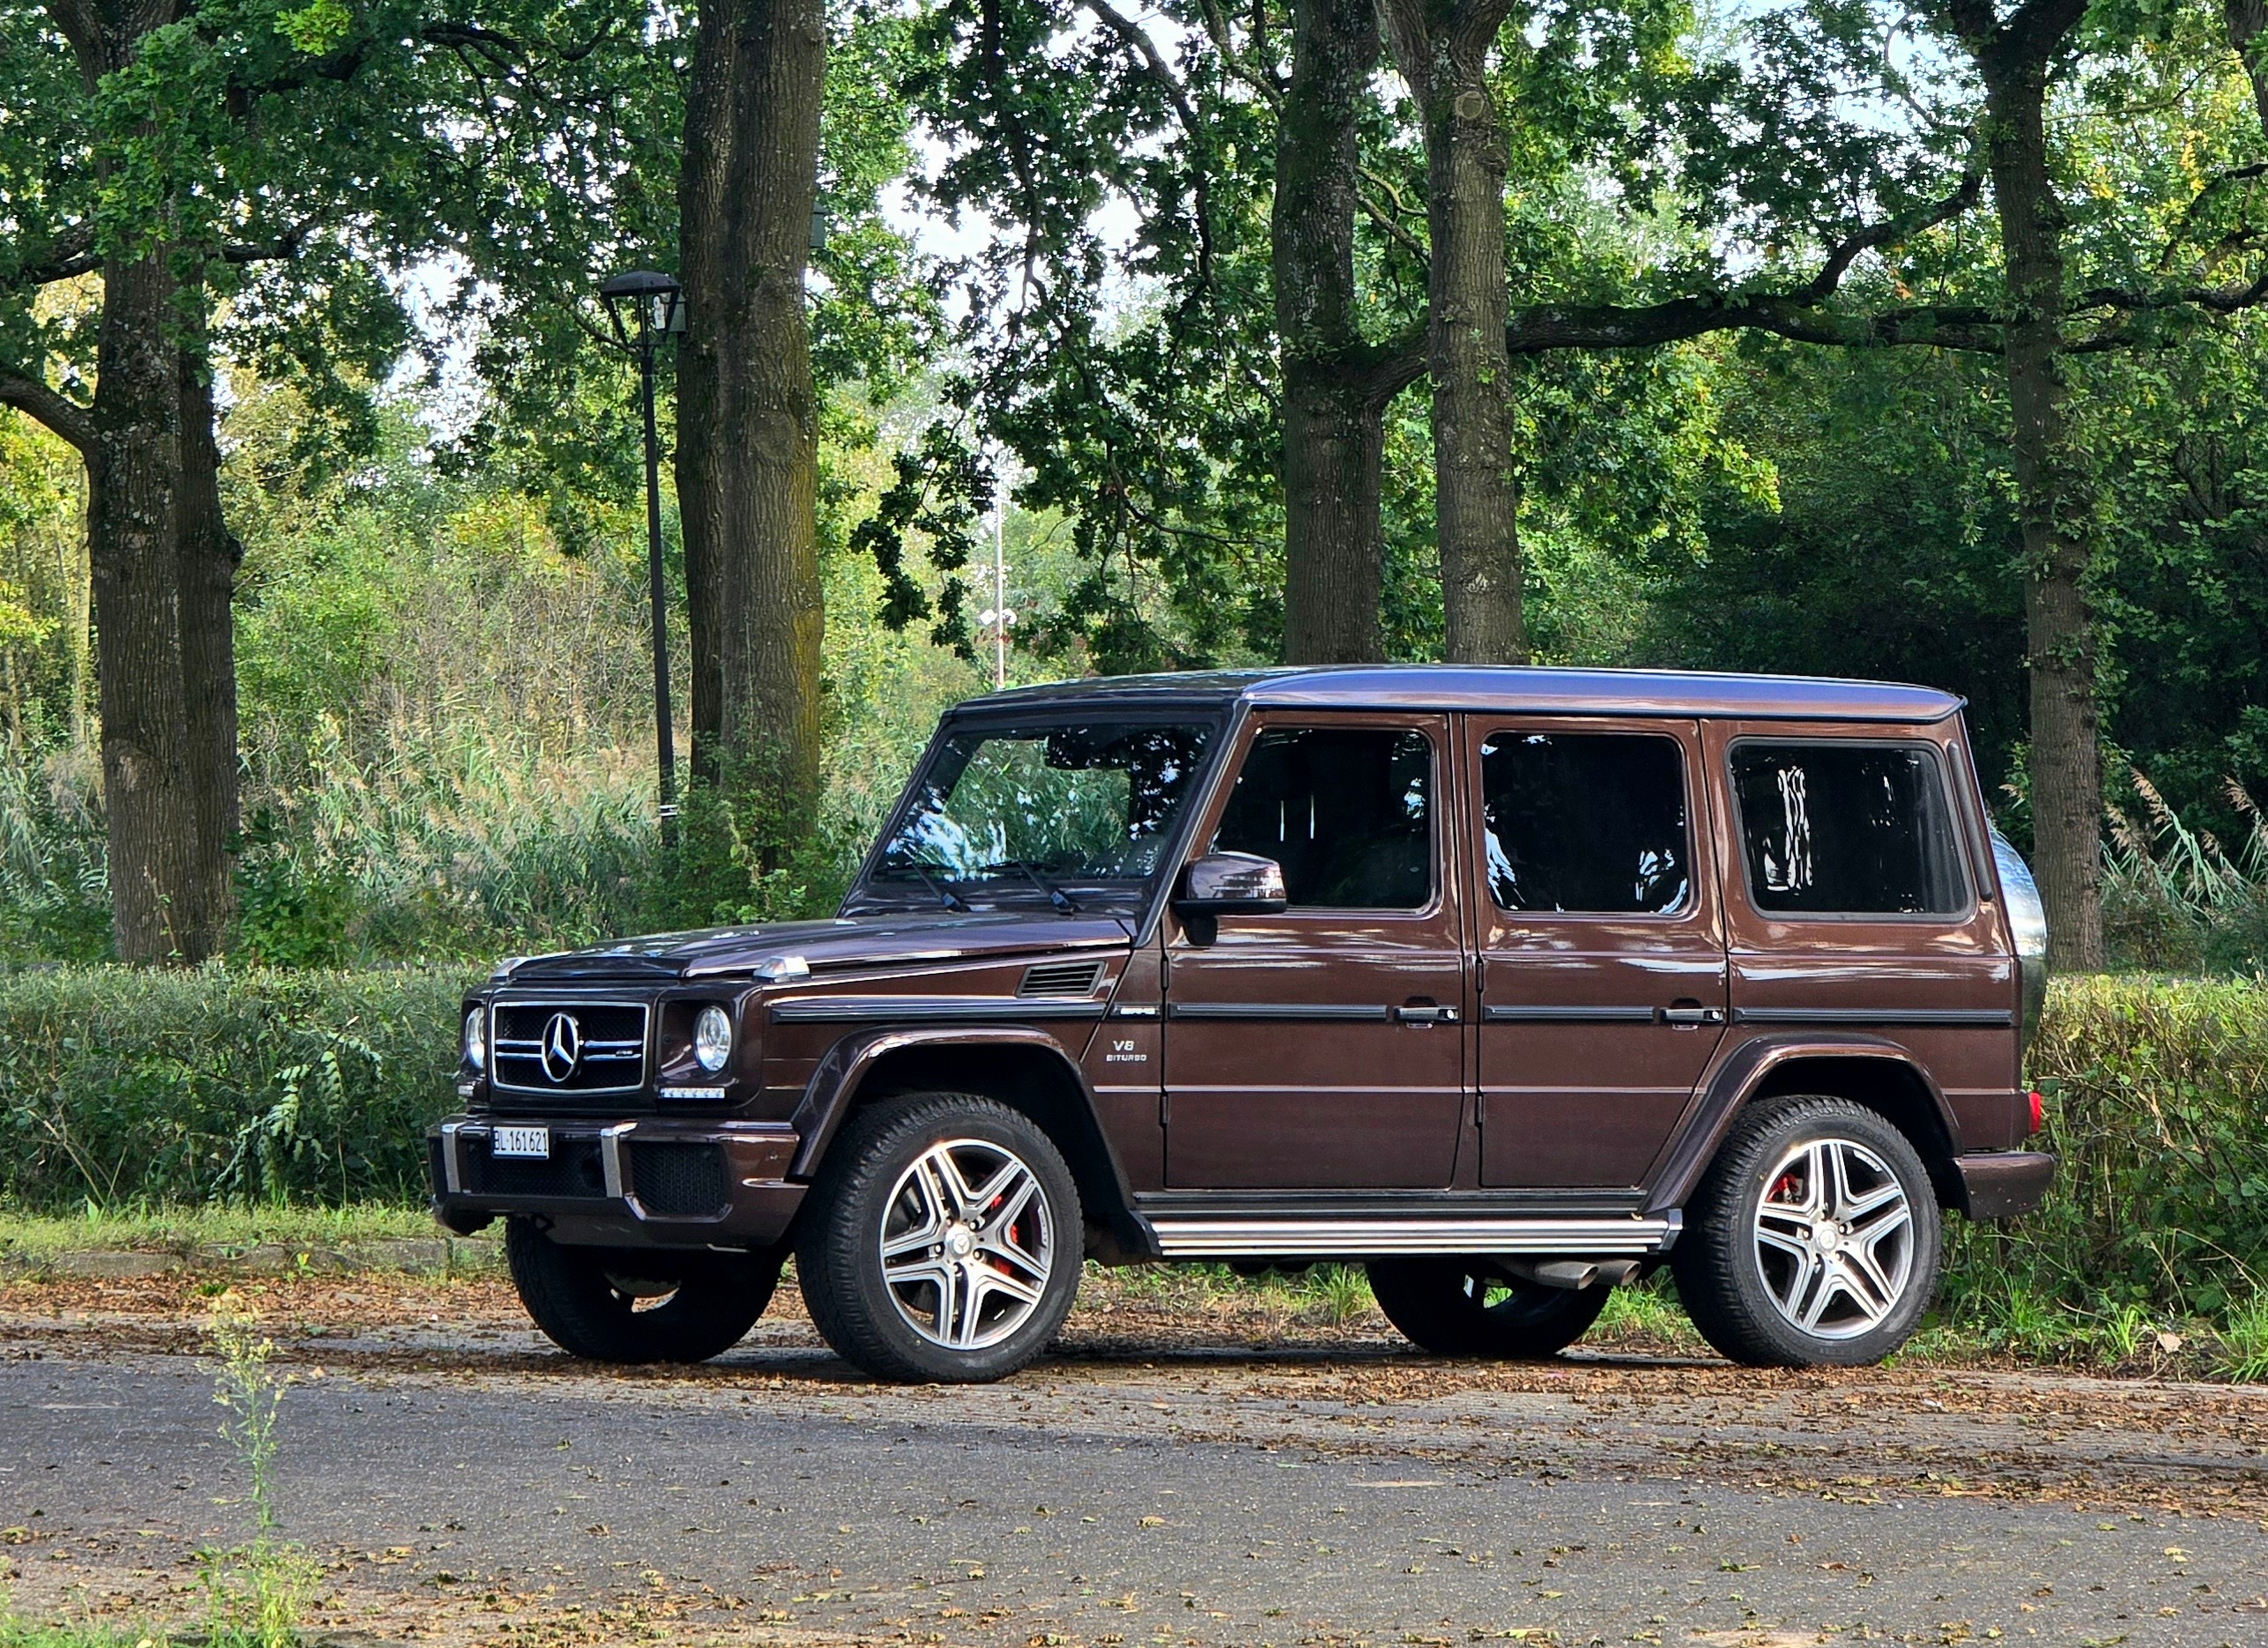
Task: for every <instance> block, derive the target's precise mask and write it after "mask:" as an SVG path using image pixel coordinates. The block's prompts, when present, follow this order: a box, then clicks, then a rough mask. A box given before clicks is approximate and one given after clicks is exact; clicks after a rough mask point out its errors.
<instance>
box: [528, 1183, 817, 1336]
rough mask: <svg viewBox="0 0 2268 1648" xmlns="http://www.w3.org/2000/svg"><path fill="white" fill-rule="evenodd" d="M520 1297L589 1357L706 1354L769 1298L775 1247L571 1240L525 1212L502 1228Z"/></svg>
mask: <svg viewBox="0 0 2268 1648" xmlns="http://www.w3.org/2000/svg"><path fill="white" fill-rule="evenodd" d="M504 1254H505V1258H507V1259H508V1261H509V1262H510V1264H511V1266H512V1281H513V1285H514V1286H515V1287H516V1288H518V1289H519V1291H520V1300H521V1303H523V1304H525V1305H526V1306H527V1307H528V1314H529V1315H530V1316H531V1317H533V1318H535V1319H536V1325H537V1327H539V1328H541V1329H542V1330H543V1331H544V1333H545V1337H546V1338H548V1339H549V1340H551V1341H552V1343H553V1344H555V1345H557V1346H558V1347H560V1349H561V1350H564V1351H567V1352H569V1353H571V1354H572V1355H577V1356H589V1357H590V1358H591V1359H592V1360H593V1361H596V1362H706V1361H708V1359H709V1358H710V1357H711V1356H715V1355H723V1353H724V1352H726V1351H728V1350H730V1349H731V1348H732V1347H734V1346H735V1345H737V1344H738V1343H739V1342H740V1340H741V1337H742V1335H744V1334H745V1333H747V1332H748V1330H749V1329H750V1328H751V1327H753V1326H754V1325H756V1318H759V1317H760V1316H762V1315H763V1314H764V1310H765V1307H766V1306H767V1305H768V1304H770V1303H772V1290H773V1288H775V1287H776V1286H777V1285H778V1283H779V1280H780V1266H781V1264H782V1261H783V1259H784V1258H785V1255H784V1254H783V1253H781V1252H777V1251H775V1252H765V1253H715V1252H708V1251H689V1252H682V1253H679V1252H672V1251H670V1250H669V1249H667V1248H599V1247H571V1246H568V1245H567V1244H566V1243H559V1242H554V1241H552V1238H551V1237H550V1236H546V1235H545V1234H544V1232H543V1231H542V1230H540V1229H537V1226H536V1223H535V1221H533V1220H531V1219H514V1220H512V1221H509V1222H508V1224H507V1225H506V1226H505V1228H504Z"/></svg>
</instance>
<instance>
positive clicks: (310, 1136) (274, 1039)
mask: <svg viewBox="0 0 2268 1648" xmlns="http://www.w3.org/2000/svg"><path fill="white" fill-rule="evenodd" d="M477 976H478V975H476V974H472V973H471V972H469V971H468V970H466V969H458V968H449V969H431V970H408V969H404V970H401V971H370V972H359V973H330V972H315V971H291V972H285V971H244V970H225V969H220V968H217V967H214V968H204V969H197V970H195V971H191V972H174V973H166V972H141V971H135V970H132V969H125V968H115V967H103V968H82V969H61V968H57V969H42V970H39V971H33V972H24V973H16V974H10V975H0V1140H4V1147H0V1203H5V1204H7V1205H10V1206H17V1207H21V1208H26V1209H29V1210H33V1211H59V1210H63V1209H67V1208H70V1207H76V1206H87V1205H90V1204H91V1205H93V1206H97V1207H105V1208H115V1207H120V1206H130V1205H133V1204H137V1203H151V1202H159V1201H174V1202H195V1201H206V1200H227V1201H239V1202H250V1201H285V1200H291V1201H320V1202H339V1201H352V1200H363V1199H369V1200H382V1201H393V1202H410V1201H414V1200H416V1199H419V1198H420V1197H421V1196H422V1195H423V1194H424V1190H423V1185H424V1169H423V1161H422V1155H421V1152H422V1151H423V1148H424V1145H423V1133H424V1129H425V1126H426V1123H427V1122H428V1121H429V1120H431V1119H432V1118H433V1117H435V1116H438V1115H441V1114H442V1113H443V1112H445V1111H446V1110H448V1108H449V1107H450V1105H451V1103H452V1102H454V1096H455V1093H454V1088H453V1086H452V1083H453V1081H454V1078H455V1072H456V1058H455V1050H456V1015H457V1006H458V1003H459V1001H460V999H461V998H462V995H463V991H464V990H465V988H466V987H467V986H468V985H469V984H471V983H472V982H474V980H475V978H477Z"/></svg>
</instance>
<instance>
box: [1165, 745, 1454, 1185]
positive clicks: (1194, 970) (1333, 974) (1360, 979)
mask: <svg viewBox="0 0 2268 1648" xmlns="http://www.w3.org/2000/svg"><path fill="white" fill-rule="evenodd" d="M1449 757H1450V751H1449V717H1448V716H1441V715H1347V716H1318V715H1313V714H1292V713H1288V712H1285V713H1275V714H1269V715H1264V716H1256V717H1255V719H1254V720H1253V722H1252V723H1251V724H1249V725H1248V726H1247V728H1246V730H1245V731H1244V734H1243V739H1242V747H1241V749H1239V750H1238V751H1236V752H1234V753H1233V759H1234V761H1236V762H1237V765H1236V767H1235V768H1234V771H1235V772H1236V774H1237V776H1236V778H1235V780H1234V783H1233V784H1232V785H1231V786H1230V787H1229V788H1228V789H1227V791H1225V792H1224V793H1223V794H1222V795H1220V796H1219V797H1217V798H1215V800H1214V803H1213V810H1212V816H1211V817H1210V818H1209V819H1206V820H1201V821H1200V828H1199V829H1198V832H1197V837H1196V840H1197V843H1198V845H1197V850H1198V851H1212V850H1221V851H1236V852H1249V853H1257V854H1259V855H1261V856H1262V857H1268V858H1273V859H1275V860H1276V861H1277V862H1278V863H1279V864H1280V865H1283V868H1284V880H1285V886H1286V892H1287V894H1288V895H1289V898H1290V908H1289V909H1286V911H1284V912H1283V913H1282V914H1280V915H1267V916H1223V917H1218V918H1216V919H1204V920H1198V921H1196V922H1193V923H1191V922H1183V921H1182V919H1181V918H1180V917H1177V916H1175V915H1171V914H1169V915H1168V916H1167V928H1166V932H1167V940H1166V1014H1167V1017H1166V1024H1165V1041H1166V1090H1167V1110H1166V1180H1167V1184H1168V1185H1169V1186H1170V1187H1172V1188H1175V1189H1223V1190H1226V1189H1270V1188H1300V1189H1392V1188H1426V1187H1440V1186H1446V1185H1447V1184H1449V1180H1450V1176H1451V1172H1452V1169H1453V1168H1454V1166H1455V1163H1456V1143H1457V1136H1458V1132H1459V1129H1460V1125H1461V1124H1462V1122H1463V1119H1464V1102H1465V1076H1464V1071H1465V1058H1464V1016H1465V1015H1464V1001H1465V993H1464V986H1465V968H1464V951H1463V946H1462V942H1461V937H1460V933H1459V931H1458V917H1457V900H1456V880H1457V876H1456V869H1457V866H1456V864H1455V862H1454V861H1453V860H1452V858H1451V857H1450V856H1449V854H1448V853H1447V852H1446V851H1445V848H1446V846H1447V843H1448V841H1449V832H1448V827H1447V823H1446V815H1447V813H1448V811H1449V808H1448V805H1447V801H1448V788H1449V785H1448V775H1449V770H1450V765H1451V763H1450V759H1449Z"/></svg>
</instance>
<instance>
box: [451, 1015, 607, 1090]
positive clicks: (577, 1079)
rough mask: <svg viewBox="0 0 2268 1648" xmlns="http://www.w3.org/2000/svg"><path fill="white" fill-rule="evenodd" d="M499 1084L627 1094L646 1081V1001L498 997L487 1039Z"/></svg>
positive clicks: (495, 1080)
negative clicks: (491, 1030)
mask: <svg viewBox="0 0 2268 1648" xmlns="http://www.w3.org/2000/svg"><path fill="white" fill-rule="evenodd" d="M489 1049H490V1057H491V1059H492V1062H493V1066H494V1069H493V1080H494V1084H495V1085H496V1086H497V1087H498V1088H509V1089H513V1090H515V1091H517V1092H521V1093H545V1094H597V1093H632V1092H635V1091H637V1089H638V1088H641V1087H642V1086H643V1085H644V1084H645V1079H646V1006H645V1004H644V1003H643V1002H620V1001H500V1002H498V1003H497V1004H496V1011H495V1028H494V1032H493V1035H492V1036H490V1038H489Z"/></svg>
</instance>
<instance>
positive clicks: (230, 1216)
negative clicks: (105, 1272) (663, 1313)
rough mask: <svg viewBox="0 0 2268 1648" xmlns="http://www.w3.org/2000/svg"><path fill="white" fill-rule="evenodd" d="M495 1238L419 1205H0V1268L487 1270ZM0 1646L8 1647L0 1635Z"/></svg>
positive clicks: (21, 1270)
mask: <svg viewBox="0 0 2268 1648" xmlns="http://www.w3.org/2000/svg"><path fill="white" fill-rule="evenodd" d="M495 1246H496V1244H495V1243H494V1242H493V1241H492V1240H478V1239H476V1240H471V1241H467V1240H465V1239H463V1238H462V1237H459V1238H455V1239H450V1238H449V1237H448V1233H447V1232H446V1231H444V1230H442V1229H441V1228H440V1227H439V1226H438V1225H436V1224H434V1221H433V1219H432V1217H431V1216H430V1215H429V1214H427V1213H426V1211H425V1209H423V1208H422V1207H402V1206H393V1205H390V1204H384V1203H375V1202H359V1203H355V1204H353V1205H352V1206H345V1207H300V1206H255V1207H231V1206H204V1207H155V1208H123V1209H118V1210H115V1211H108V1212H105V1211H100V1210H97V1209H93V1208H90V1209H88V1210H87V1211H86V1212H85V1213H83V1214H75V1215H70V1216H67V1217H65V1216H56V1215H53V1214H27V1213H20V1212H9V1211H0V1273H7V1272H11V1271H13V1272H17V1273H24V1272H30V1273H35V1274H36V1273H41V1272H48V1271H52V1270H54V1269H56V1268H57V1267H58V1266H69V1265H70V1262H71V1261H73V1260H80V1259H85V1258H89V1257H91V1256H110V1255H138V1256H145V1257H147V1258H152V1259H157V1260H161V1261H172V1262H174V1263H177V1264H178V1265H179V1266H182V1267H183V1268H190V1269H194V1268H198V1267H201V1266H214V1267H216V1268H226V1267H228V1266H242V1265H246V1264H249V1265H251V1266H253V1267H256V1268H263V1269H269V1270H282V1271H286V1272H288V1271H291V1270H294V1269H301V1268H309V1269H328V1270H337V1269H340V1268H347V1269H354V1270H373V1271H389V1270H405V1271H421V1272H422V1271H432V1270H446V1271H452V1272H465V1273H481V1274H485V1273H493V1271H494V1270H495V1268H496V1259H495ZM0 1648H11V1645H10V1644H7V1643H6V1642H5V1640H4V1639H0Z"/></svg>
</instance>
